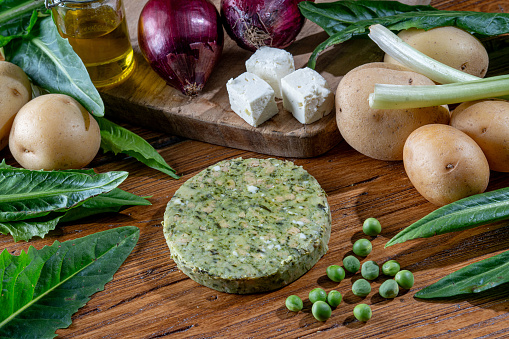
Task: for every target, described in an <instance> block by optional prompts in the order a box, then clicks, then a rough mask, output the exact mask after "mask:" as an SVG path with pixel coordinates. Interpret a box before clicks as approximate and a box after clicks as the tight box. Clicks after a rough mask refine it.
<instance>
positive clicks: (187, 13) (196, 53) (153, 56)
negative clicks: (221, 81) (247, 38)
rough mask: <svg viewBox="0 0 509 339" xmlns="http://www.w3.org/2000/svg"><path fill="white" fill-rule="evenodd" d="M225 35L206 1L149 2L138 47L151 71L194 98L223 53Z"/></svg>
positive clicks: (139, 28) (144, 13)
mask: <svg viewBox="0 0 509 339" xmlns="http://www.w3.org/2000/svg"><path fill="white" fill-rule="evenodd" d="M223 41H224V33H223V28H222V26H221V18H220V16H219V12H218V10H217V9H216V7H215V6H214V5H213V4H212V3H211V2H210V1H208V0H149V1H148V2H147V3H146V4H145V7H143V10H142V12H141V15H140V19H139V22H138V44H139V46H140V49H141V52H142V53H143V56H144V57H145V59H146V60H147V62H148V63H149V64H150V66H151V67H152V69H154V71H156V72H157V74H159V75H160V76H161V77H162V78H163V79H165V80H166V82H167V83H168V84H169V85H171V86H173V87H175V88H177V89H179V90H180V91H181V92H182V93H184V94H185V95H196V94H198V93H199V92H200V91H201V90H202V89H203V86H204V85H205V83H206V82H207V80H208V78H209V76H210V74H211V72H212V69H213V68H214V66H215V65H216V64H217V62H218V60H219V58H220V56H221V53H222V51H223Z"/></svg>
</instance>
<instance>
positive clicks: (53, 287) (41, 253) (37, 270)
mask: <svg viewBox="0 0 509 339" xmlns="http://www.w3.org/2000/svg"><path fill="white" fill-rule="evenodd" d="M138 238H139V229H138V228H137V227H133V226H126V227H119V228H115V229H111V230H107V231H103V232H99V233H96V234H92V235H89V236H86V237H83V238H79V239H75V240H69V241H65V242H62V243H60V242H58V241H55V243H54V244H53V245H52V246H45V247H44V248H42V249H41V250H36V249H35V248H34V247H32V246H30V248H29V249H28V252H26V253H25V252H24V251H22V252H21V254H20V255H19V256H14V255H11V254H10V253H9V252H8V251H7V250H4V251H3V252H2V253H1V254H0V290H1V291H2V293H1V294H0V305H2V307H0V337H1V338H54V337H55V336H56V334H55V331H56V330H57V329H59V328H66V327H68V326H69V325H70V324H71V316H72V314H74V313H75V312H77V311H78V309H79V308H81V307H83V306H84V305H85V304H86V303H87V302H88V301H89V300H90V297H91V296H92V295H93V294H94V293H96V292H98V291H102V290H104V285H105V284H106V283H107V282H109V281H111V280H112V279H113V275H114V274H115V272H116V271H117V270H118V269H119V267H120V266H121V265H122V263H123V262H124V261H125V259H126V258H127V257H128V256H129V254H130V253H131V252H132V250H133V248H134V246H135V245H136V243H137V242H138Z"/></svg>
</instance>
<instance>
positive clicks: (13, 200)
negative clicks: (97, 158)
mask: <svg viewBox="0 0 509 339" xmlns="http://www.w3.org/2000/svg"><path fill="white" fill-rule="evenodd" d="M127 175H128V173H127V172H121V171H117V172H108V173H101V174H94V175H89V174H85V173H80V172H78V171H76V172H69V171H67V172H65V171H62V172H60V171H31V170H25V169H18V170H11V169H5V168H4V169H0V222H2V223H3V222H12V221H19V220H24V219H29V218H36V217H42V216H45V215H48V214H49V213H50V212H58V211H61V212H63V211H65V210H66V209H69V208H72V207H75V206H76V205H78V204H80V203H82V202H83V201H85V200H87V199H88V198H91V197H93V196H96V195H99V194H101V193H104V192H109V191H111V190H112V189H114V188H115V187H117V186H118V185H119V184H120V183H122V182H123V181H124V180H125V179H126V178H127Z"/></svg>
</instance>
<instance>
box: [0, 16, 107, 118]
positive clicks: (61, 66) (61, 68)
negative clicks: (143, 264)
mask: <svg viewBox="0 0 509 339" xmlns="http://www.w3.org/2000/svg"><path fill="white" fill-rule="evenodd" d="M4 49H5V59H6V60H7V61H10V62H12V63H14V64H16V65H18V66H19V67H21V68H22V69H23V70H24V71H25V73H26V74H27V75H28V76H29V77H30V79H31V80H32V81H33V82H34V83H35V84H36V85H38V86H40V87H42V88H44V89H46V90H48V91H49V92H51V93H61V94H67V95H69V96H71V97H73V98H74V99H76V100H77V101H79V102H80V103H81V104H82V105H83V107H85V108H86V109H87V111H89V112H90V113H91V114H93V115H95V116H103V115H104V103H103V101H102V98H101V96H100V95H99V92H98V91H97V89H96V88H95V86H94V84H93V83H92V80H90V76H89V75H88V72H87V69H86V68H85V65H84V64H83V62H82V61H81V59H80V58H79V57H78V55H77V54H76V53H74V50H73V49H72V47H71V45H70V44H69V42H68V41H67V39H63V38H62V37H61V36H60V34H59V33H58V30H57V28H56V26H55V24H54V22H53V19H52V18H51V17H46V18H43V19H41V20H38V21H37V23H36V25H35V27H34V28H33V30H32V32H31V33H30V35H28V36H26V37H25V38H22V39H14V40H12V41H11V42H10V43H9V44H7V45H6V46H5V47H4Z"/></svg>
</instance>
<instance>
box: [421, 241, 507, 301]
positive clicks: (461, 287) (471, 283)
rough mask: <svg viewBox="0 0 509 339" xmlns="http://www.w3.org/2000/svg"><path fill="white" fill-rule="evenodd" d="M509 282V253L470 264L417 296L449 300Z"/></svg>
mask: <svg viewBox="0 0 509 339" xmlns="http://www.w3.org/2000/svg"><path fill="white" fill-rule="evenodd" d="M507 282H509V251H507V252H503V253H500V254H498V255H496V256H494V257H491V258H488V259H484V260H482V261H479V262H477V263H473V264H470V265H468V266H466V267H464V268H462V269H460V270H458V271H456V272H453V273H451V274H449V275H447V276H446V277H444V278H442V279H440V280H439V281H438V282H436V283H434V284H433V285H430V286H428V287H426V288H424V289H422V290H420V291H419V292H417V293H416V294H415V297H416V298H421V299H433V298H448V297H453V296H457V295H464V294H471V293H479V292H483V291H486V290H489V289H491V288H493V287H496V286H498V285H501V284H504V283H507Z"/></svg>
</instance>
